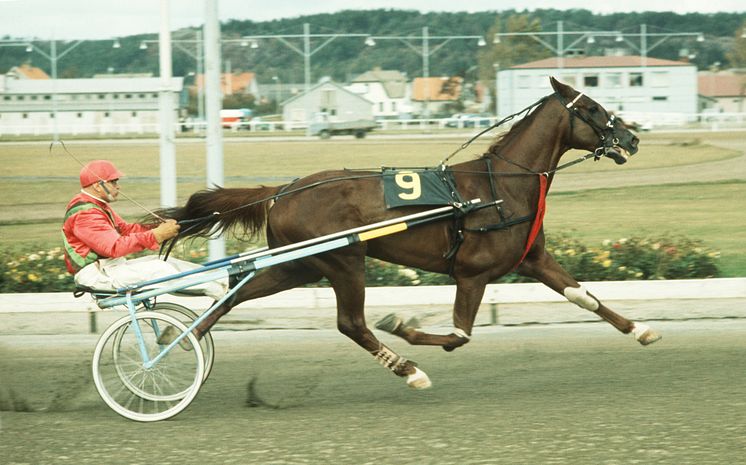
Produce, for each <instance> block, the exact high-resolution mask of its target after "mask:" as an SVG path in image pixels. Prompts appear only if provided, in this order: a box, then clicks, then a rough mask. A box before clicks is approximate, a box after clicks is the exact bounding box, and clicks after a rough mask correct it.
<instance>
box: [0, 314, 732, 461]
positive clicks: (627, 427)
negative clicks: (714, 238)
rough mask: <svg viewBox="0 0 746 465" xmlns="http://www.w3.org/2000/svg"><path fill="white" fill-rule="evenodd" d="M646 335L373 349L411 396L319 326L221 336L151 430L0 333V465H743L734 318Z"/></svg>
mask: <svg viewBox="0 0 746 465" xmlns="http://www.w3.org/2000/svg"><path fill="white" fill-rule="evenodd" d="M651 324H652V325H653V326H655V327H656V328H657V329H660V330H662V331H663V332H664V339H663V340H662V341H661V342H659V343H658V344H655V345H653V346H650V347H646V348H642V347H640V346H639V345H638V344H637V343H636V342H634V341H633V340H632V338H631V337H629V336H622V335H619V334H618V333H616V332H615V331H614V330H613V329H612V328H611V327H610V326H608V325H606V324H603V323H581V324H558V325H551V326H524V327H501V326H497V327H484V328H478V329H477V330H476V333H475V337H474V339H473V340H472V342H471V343H470V344H469V345H467V346H466V347H464V348H461V349H458V350H456V351H455V352H453V353H450V354H447V353H445V352H443V351H442V350H440V349H437V348H428V347H411V346H407V345H406V343H405V342H404V341H399V340H397V339H395V338H393V337H391V336H388V335H384V336H382V339H383V340H384V342H386V343H388V344H389V345H391V346H392V347H394V348H395V349H396V350H398V351H400V352H401V353H402V354H404V355H405V356H407V357H410V358H412V359H414V360H417V361H418V362H419V363H420V366H421V367H422V368H423V369H424V370H425V371H427V373H428V374H429V375H430V377H431V379H432V380H433V382H434V387H433V388H432V389H431V390H429V391H421V392H417V391H412V390H410V389H408V388H407V387H406V386H405V384H404V382H403V381H402V380H401V379H399V378H397V377H395V376H393V375H392V374H390V373H387V372H386V371H385V370H384V369H383V368H381V367H380V366H378V365H377V364H375V362H374V361H373V359H372V357H370V356H368V355H367V354H365V353H364V352H363V351H361V350H360V349H358V348H357V347H356V346H354V344H353V343H352V342H350V341H348V340H347V339H346V338H345V337H343V336H342V335H340V334H338V333H336V331H333V330H314V331H300V330H280V331H241V332H234V331H219V332H215V333H214V335H215V339H216V352H217V358H216V366H215V369H214V371H213V374H212V375H211V377H210V379H209V380H208V382H207V383H206V384H205V386H204V387H203V388H202V390H201V392H200V394H199V395H198V396H197V398H196V399H195V401H194V402H193V403H192V405H191V406H190V407H189V408H188V409H187V410H186V411H185V412H183V413H182V414H180V415H179V416H177V417H175V418H174V419H172V420H169V421H164V422H160V423H155V424H141V423H135V422H132V421H129V420H126V419H123V418H121V417H119V416H117V415H116V414H115V413H113V412H112V411H110V410H109V409H108V408H107V407H106V406H105V405H104V404H103V402H102V401H101V400H100V399H99V398H98V396H97V394H96V392H95V389H94V387H93V384H92V382H91V376H90V374H89V366H90V356H91V352H92V350H93V346H94V344H95V340H96V336H89V335H66V336H33V335H25V336H2V337H0V462H1V463H6V464H16V463H31V464H41V463H55V464H56V463H75V464H84V463H90V464H102V463H110V464H111V463H146V462H147V463H159V464H169V463H174V464H190V463H257V464H305V463H312V464H317V463H318V464H365V463H371V464H409V463H412V464H454V463H459V464H487V463H489V464H495V463H505V464H522V463H526V464H565V463H566V464H585V463H587V464H629V463H641V464H652V463H655V464H709V463H712V464H734V463H744V462H743V461H744V459H743V451H744V450H746V400H745V399H746V372H745V371H744V364H743V354H744V349H746V338H744V337H743V334H744V330H746V321H745V320H741V319H735V320H728V319H725V320H698V321H688V322H687V321H683V322H652V323H651ZM252 380H254V383H253V385H254V388H255V389H254V391H253V393H252V395H249V390H248V385H249V383H250V382H251V381H252ZM250 404H253V405H257V404H258V406H256V407H253V408H252V407H250V406H249V405H250ZM18 410H26V411H18Z"/></svg>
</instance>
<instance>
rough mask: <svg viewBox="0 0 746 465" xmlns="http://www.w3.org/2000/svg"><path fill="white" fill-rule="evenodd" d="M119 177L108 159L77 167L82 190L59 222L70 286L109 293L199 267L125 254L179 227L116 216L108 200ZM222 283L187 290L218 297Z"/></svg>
mask: <svg viewBox="0 0 746 465" xmlns="http://www.w3.org/2000/svg"><path fill="white" fill-rule="evenodd" d="M122 176H124V175H123V174H122V172H121V171H119V170H118V169H117V168H116V167H115V166H114V164H113V163H112V162H110V161H107V160H95V161H92V162H90V163H88V164H86V165H85V166H84V167H83V169H82V170H81V171H80V186H81V188H82V189H81V190H80V193H78V194H77V195H75V196H74V197H73V198H72V200H70V202H69V203H68V204H67V211H66V213H65V219H64V221H63V225H62V236H63V242H64V246H65V247H64V248H65V264H66V265H67V270H68V271H69V272H70V273H71V274H74V275H75V284H76V285H77V286H79V287H85V288H90V289H94V290H107V291H111V290H116V289H118V288H122V287H126V286H130V285H133V284H137V283H139V282H142V281H149V280H151V279H156V278H161V277H164V276H168V275H172V274H176V273H179V272H182V271H187V270H192V269H195V268H199V267H200V266H201V265H197V264H194V263H190V262H187V261H184V260H178V259H175V258H169V259H168V261H163V260H160V259H159V258H158V256H156V255H148V256H144V257H139V258H134V259H127V258H125V257H126V256H127V255H130V254H133V253H135V252H140V251H143V250H157V249H158V246H159V244H161V243H162V242H163V241H165V240H168V239H171V238H173V237H176V235H177V234H178V232H179V225H178V224H177V223H176V221H175V220H173V219H167V220H165V221H164V222H162V223H160V224H159V225H157V226H155V227H153V226H149V225H145V224H140V223H127V222H126V221H124V220H123V219H122V218H121V217H120V216H119V215H117V214H116V212H114V210H113V209H112V208H111V205H110V203H112V202H115V201H116V200H117V197H118V196H119V189H120V186H119V179H120V178H121V177H122ZM176 282H178V281H177V280H174V281H170V282H168V283H166V284H169V285H170V284H174V283H176ZM164 285H165V284H163V283H162V284H160V285H154V286H153V287H158V286H164ZM227 286H228V280H227V278H226V279H224V280H217V281H211V282H208V283H203V284H199V285H196V286H191V287H189V289H188V290H187V291H195V293H201V294H204V295H207V296H209V297H211V298H213V299H215V300H218V299H219V298H221V297H222V296H223V295H224V294H225V293H226V291H227Z"/></svg>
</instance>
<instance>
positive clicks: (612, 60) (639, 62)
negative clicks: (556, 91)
mask: <svg viewBox="0 0 746 465" xmlns="http://www.w3.org/2000/svg"><path fill="white" fill-rule="evenodd" d="M558 65H559V60H558V58H547V59H544V60H538V61H533V62H530V63H524V64H522V65H517V66H513V67H511V68H508V69H505V70H502V71H499V72H498V74H497V80H498V82H497V95H498V106H497V107H498V116H499V117H501V118H502V117H505V116H507V115H510V114H513V113H516V112H518V111H520V110H522V109H524V108H526V107H527V106H528V105H530V104H532V103H533V102H535V101H537V100H538V99H540V98H541V97H543V96H545V95H548V94H551V93H552V88H551V86H550V84H549V77H550V76H554V77H555V78H557V79H558V80H559V81H560V82H563V83H565V84H569V85H570V86H572V87H574V88H575V89H577V90H580V91H583V92H585V93H586V94H587V95H588V96H590V97H591V98H593V99H594V100H596V101H597V102H599V103H600V104H601V105H603V106H604V107H605V108H606V109H608V110H611V111H616V112H623V113H625V114H632V115H640V114H650V113H668V114H681V115H692V114H694V113H696V112H697V68H696V67H695V66H694V65H692V64H689V63H684V62H678V61H671V60H661V59H657V58H642V57H639V56H589V57H566V58H563V60H562V65H563V66H562V67H561V68H560V67H559V66H558ZM689 117H691V116H684V118H689Z"/></svg>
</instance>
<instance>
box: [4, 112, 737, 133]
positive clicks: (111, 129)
mask: <svg viewBox="0 0 746 465" xmlns="http://www.w3.org/2000/svg"><path fill="white" fill-rule="evenodd" d="M621 116H622V117H623V118H624V119H625V121H628V122H634V123H636V124H637V125H638V126H639V127H640V128H641V129H643V130H656V129H660V130H669V129H686V130H703V131H723V130H734V129H735V130H738V129H746V113H629V112H627V113H623V114H621ZM496 121H497V118H495V117H474V118H464V119H461V118H434V119H383V120H379V121H378V128H379V130H381V131H394V132H396V131H403V132H404V131H409V132H411V131H428V132H430V131H433V130H448V129H454V130H458V129H461V130H472V131H474V130H478V129H479V128H486V127H489V126H490V125H491V124H494V123H495V122H496ZM306 127H307V124H306V123H304V122H299V121H268V120H262V119H255V120H253V121H249V122H246V123H242V124H241V125H234V126H233V127H232V128H229V129H227V130H229V131H232V132H240V131H248V132H262V133H268V134H271V133H278V132H283V133H285V134H288V133H291V134H293V133H295V134H297V135H299V136H301V135H305V129H306ZM205 128H206V123H205V122H204V121H182V122H180V123H177V124H176V126H175V129H176V131H177V132H180V133H193V132H196V133H204V131H205ZM53 132H54V126H53V123H52V122H51V121H50V122H49V123H48V124H43V125H31V124H29V125H21V124H15V125H11V124H0V137H3V136H29V135H31V136H43V135H48V134H52V133H53ZM57 132H58V133H59V134H63V135H76V136H77V135H95V136H116V135H149V134H158V133H159V132H160V126H159V125H158V124H157V123H139V122H136V121H134V122H128V123H122V124H115V123H104V124H59V125H58V127H57Z"/></svg>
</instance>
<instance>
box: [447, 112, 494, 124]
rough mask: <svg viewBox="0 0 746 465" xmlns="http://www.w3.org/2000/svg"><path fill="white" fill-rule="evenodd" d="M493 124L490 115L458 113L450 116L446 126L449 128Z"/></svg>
mask: <svg viewBox="0 0 746 465" xmlns="http://www.w3.org/2000/svg"><path fill="white" fill-rule="evenodd" d="M490 124H492V120H491V119H490V117H489V116H484V115H480V114H477V113H456V114H455V115H453V116H451V117H450V118H448V121H446V127H449V128H474V127H477V128H486V127H488V126H489V125H490Z"/></svg>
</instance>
